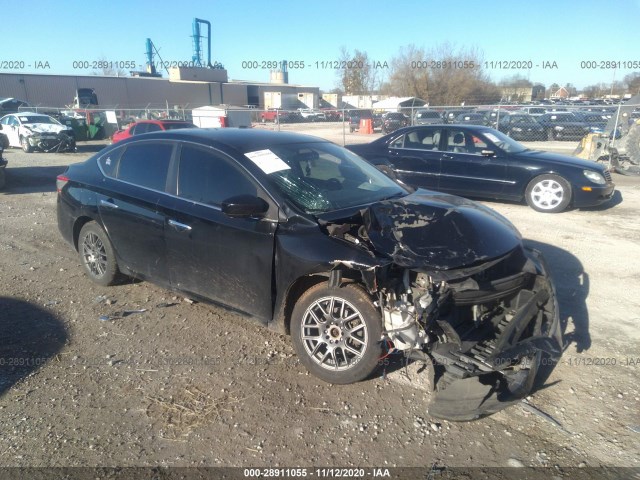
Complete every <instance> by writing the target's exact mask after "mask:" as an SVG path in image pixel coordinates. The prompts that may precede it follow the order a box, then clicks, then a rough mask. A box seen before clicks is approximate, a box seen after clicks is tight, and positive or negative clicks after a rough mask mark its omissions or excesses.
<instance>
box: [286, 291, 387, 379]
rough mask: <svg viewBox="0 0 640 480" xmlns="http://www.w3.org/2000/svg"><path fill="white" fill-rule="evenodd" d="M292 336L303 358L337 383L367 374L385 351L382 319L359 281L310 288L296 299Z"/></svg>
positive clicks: (314, 371)
mask: <svg viewBox="0 0 640 480" xmlns="http://www.w3.org/2000/svg"><path fill="white" fill-rule="evenodd" d="M291 338H292V341H293V346H294V348H295V350H296V353H297V354H298V357H300V361H301V362H302V364H303V365H304V366H305V367H306V368H307V369H308V370H309V372H311V373H312V374H313V375H315V376H316V377H318V378H320V379H322V380H324V381H325V382H329V383H335V384H347V383H353V382H357V381H360V380H363V379H365V378H366V377H368V376H369V375H370V374H371V373H372V372H373V371H374V370H375V369H376V366H377V364H378V359H379V358H380V355H381V352H382V346H381V338H382V321H381V318H380V312H379V311H378V310H376V309H375V308H374V306H373V303H372V302H371V299H370V298H369V296H368V295H367V294H366V292H365V291H364V290H363V289H362V288H361V287H359V286H357V285H354V284H348V285H345V286H343V287H340V288H329V287H328V285H327V284H326V283H322V284H319V285H316V286H315V287H312V288H310V289H309V290H307V291H306V292H305V293H304V294H303V295H302V296H301V297H300V299H299V300H298V302H297V303H296V306H295V308H294V309H293V316H292V319H291Z"/></svg>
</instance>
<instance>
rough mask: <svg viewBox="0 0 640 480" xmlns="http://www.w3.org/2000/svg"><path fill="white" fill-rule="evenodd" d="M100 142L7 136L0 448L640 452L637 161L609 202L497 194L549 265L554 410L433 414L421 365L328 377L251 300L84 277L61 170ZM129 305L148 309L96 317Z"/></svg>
mask: <svg viewBox="0 0 640 480" xmlns="http://www.w3.org/2000/svg"><path fill="white" fill-rule="evenodd" d="M261 128H265V127H261ZM283 128H287V129H290V128H296V129H300V128H302V127H301V126H295V127H293V126H286V127H283ZM311 133H315V134H317V135H320V136H325V137H327V138H330V139H331V140H333V141H336V142H337V143H340V144H341V143H342V140H343V136H342V131H341V130H340V128H339V127H337V126H333V127H331V126H327V125H313V126H312V129H311ZM344 138H345V140H346V142H347V143H351V142H353V143H355V142H360V141H368V140H370V139H371V138H373V137H372V136H365V135H358V134H349V133H348V132H347V133H346V134H345V136H344ZM558 143H559V144H558V145H552V144H551V145H548V147H549V148H554V149H560V150H562V151H566V152H569V151H571V150H572V149H573V147H574V146H575V145H574V144H573V143H571V144H570V145H568V144H567V145H565V144H564V143H567V142H558ZM560 143H562V144H560ZM101 147H102V145H101V144H82V145H81V146H80V151H79V152H78V153H74V154H45V153H34V154H24V153H22V152H21V151H18V150H15V149H14V150H11V151H9V152H6V153H5V157H6V158H7V159H8V160H9V168H8V186H7V188H6V189H5V191H3V192H1V193H0V215H1V218H2V229H1V230H0V252H1V255H0V285H2V294H1V295H2V299H1V303H0V362H2V363H0V418H1V419H2V421H1V427H0V430H1V432H2V433H1V434H0V435H1V436H2V439H3V440H2V442H1V443H0V465H2V466H150V465H157V466H295V465H301V466H361V467H362V466H381V467H390V466H423V467H427V466H431V465H433V464H434V463H435V464H437V465H443V466H444V465H446V466H486V467H492V466H522V465H524V466H551V467H554V466H557V467H558V468H559V470H558V471H561V470H562V469H564V468H567V467H578V466H580V467H585V466H627V467H640V447H639V445H640V442H639V441H638V440H639V435H640V418H639V416H638V412H639V410H640V409H639V407H640V391H639V389H640V387H639V385H640V352H639V351H638V345H639V343H640V342H639V340H640V333H639V330H638V323H639V322H640V300H639V298H640V296H639V295H638V292H640V262H639V261H638V258H639V253H640V248H639V246H640V219H639V217H638V212H639V211H640V179H638V178H630V177H622V176H620V175H615V177H614V179H615V181H616V183H617V185H618V193H617V194H616V197H615V198H614V200H613V201H612V202H611V204H609V205H607V206H604V207H601V208H594V209H589V210H572V211H568V212H565V213H562V214H558V215H549V214H540V213H536V212H534V211H533V210H531V209H530V208H528V207H526V206H524V205H519V204H507V203H497V202H486V203H487V204H488V205H489V206H491V207H492V208H494V209H496V210H498V211H499V212H501V213H503V214H504V215H506V216H507V217H508V218H509V219H511V220H512V221H513V222H514V223H515V225H516V226H517V227H518V228H519V229H520V230H521V232H522V233H523V235H524V237H525V238H526V239H527V240H528V241H529V242H530V243H531V244H533V245H535V246H536V247H537V248H539V249H540V250H542V251H543V252H544V254H545V255H546V257H547V259H548V261H549V264H550V266H551V269H552V274H553V278H554V280H555V283H556V286H557V289H558V294H559V301H560V313H561V317H562V320H563V322H564V324H565V325H566V333H565V341H566V344H567V345H566V350H565V353H564V356H563V357H562V359H561V362H560V364H559V365H557V367H556V368H555V369H554V370H553V371H552V372H551V374H550V376H549V377H548V378H547V379H546V381H545V382H544V385H541V386H540V388H539V389H538V390H537V391H536V392H535V393H533V394H532V395H531V396H530V397H529V402H530V403H531V404H532V405H534V406H536V407H537V408H539V409H540V410H541V411H543V412H545V413H546V414H548V415H550V416H551V417H553V419H555V420H556V421H557V422H559V424H561V426H562V428H560V427H558V426H557V425H554V424H553V423H552V422H550V421H549V420H547V419H544V418H543V417H542V416H540V415H537V414H534V413H532V412H531V411H530V410H528V409H526V408H525V407H523V406H514V407H511V408H508V409H507V410H504V411H502V412H500V413H498V414H496V415H493V416H491V417H489V418H486V419H483V420H479V421H475V422H471V423H449V422H443V421H436V420H434V419H431V418H429V417H428V415H427V413H426V409H427V405H428V402H429V395H428V393H426V392H425V388H426V387H425V385H424V381H423V380H422V379H421V378H420V377H419V376H418V375H416V372H415V370H413V369H408V371H405V370H404V369H395V371H386V372H380V375H379V376H378V377H376V378H374V379H371V380H369V381H365V382H361V383H358V384H356V385H348V386H331V385H327V384H324V383H322V382H321V381H319V380H317V379H316V378H315V377H312V376H310V375H308V374H307V373H306V372H305V370H304V369H303V367H302V366H301V365H300V364H299V363H298V362H297V360H296V357H295V356H294V355H293V349H292V347H291V345H290V343H289V341H288V339H287V338H286V337H283V336H280V335H277V334H274V333H272V332H270V331H268V330H266V329H263V328H261V327H259V326H257V325H255V324H253V323H251V322H250V321H247V320H245V319H243V318H241V317H238V316H236V315H234V314H230V313H228V312H226V311H224V310H220V309H217V308H215V307H211V306H208V305H204V304H199V303H190V302H188V301H186V300H185V299H184V298H183V297H181V296H177V295H175V294H174V293H171V292H169V291H167V290H164V289H161V288H158V287H156V286H154V285H152V284H149V283H146V282H135V283H130V284H127V285H122V286H117V287H110V288H103V287H99V286H96V285H95V284H93V283H91V282H90V281H89V280H88V278H87V277H86V276H85V275H84V274H83V272H82V270H81V267H80V263H79V260H78V258H77V255H76V254H75V252H73V250H72V249H71V248H70V247H69V246H68V245H67V244H65V243H64V242H63V240H62V239H61V237H60V235H59V233H58V230H57V223H56V214H55V202H56V193H55V176H56V175H57V174H58V173H61V172H62V171H63V170H64V166H65V165H67V164H69V163H74V162H79V161H82V160H84V159H86V158H88V156H89V155H91V152H93V151H97V150H98V149H99V148H101ZM131 309H146V311H145V312H143V313H138V314H132V315H129V316H127V317H126V318H120V319H114V320H111V321H101V320H99V317H100V316H101V315H109V314H114V313H115V312H118V311H123V310H131ZM391 370H394V369H391Z"/></svg>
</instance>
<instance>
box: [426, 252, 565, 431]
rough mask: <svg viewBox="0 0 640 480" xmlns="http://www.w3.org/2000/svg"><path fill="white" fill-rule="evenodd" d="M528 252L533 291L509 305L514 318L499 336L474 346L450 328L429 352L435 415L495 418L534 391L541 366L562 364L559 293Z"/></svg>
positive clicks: (509, 318)
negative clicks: (532, 269) (445, 339)
mask: <svg viewBox="0 0 640 480" xmlns="http://www.w3.org/2000/svg"><path fill="white" fill-rule="evenodd" d="M526 252H527V256H528V257H529V259H530V260H531V261H533V262H534V263H535V265H536V270H537V274H536V275H535V279H534V280H533V283H532V287H531V288H529V289H523V290H521V291H519V292H518V293H517V294H516V295H515V296H512V297H511V298H508V299H506V300H505V301H506V308H507V309H508V310H509V311H510V312H511V314H510V315H508V316H505V318H504V319H503V320H502V321H501V322H500V324H499V325H498V330H499V334H498V335H497V336H496V337H495V338H493V339H491V340H486V341H477V342H473V341H471V342H470V341H465V339H460V338H459V337H458V338H456V334H455V332H452V330H451V329H450V331H451V332H452V334H451V335H448V336H449V342H447V343H442V344H440V345H439V346H438V348H436V349H434V350H433V351H432V352H431V357H432V359H433V365H434V369H433V374H434V381H435V385H436V392H435V395H434V398H433V400H432V402H431V404H430V406H429V414H430V415H431V416H433V417H437V418H442V419H446V420H452V421H467V420H474V419H477V418H480V417H483V416H486V415H490V414H492V413H495V412H497V411H499V410H502V409H503V408H505V407H508V406H509V405H512V404H514V403H517V402H519V401H520V400H521V399H522V398H524V397H525V396H526V395H527V394H528V393H529V392H530V391H531V389H532V388H533V385H534V381H535V377H536V375H537V373H538V367H539V366H540V365H541V364H545V365H555V364H556V363H557V362H558V360H559V358H560V356H561V355H562V332H561V328H560V317H559V314H558V304H557V299H556V292H555V288H554V286H553V283H552V282H551V280H550V278H549V276H548V273H547V268H546V266H545V264H544V260H543V259H542V256H541V255H540V253H539V252H538V251H536V250H531V249H527V250H526ZM494 298H495V296H494ZM494 298H492V300H493V299H494Z"/></svg>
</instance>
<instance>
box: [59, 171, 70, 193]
mask: <svg viewBox="0 0 640 480" xmlns="http://www.w3.org/2000/svg"><path fill="white" fill-rule="evenodd" d="M68 181H69V179H68V178H67V177H65V176H64V175H58V176H57V177H56V190H57V191H58V193H60V192H61V191H62V189H63V188H64V186H65V185H66V184H67V182H68Z"/></svg>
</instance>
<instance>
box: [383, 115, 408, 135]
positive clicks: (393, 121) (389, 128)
mask: <svg viewBox="0 0 640 480" xmlns="http://www.w3.org/2000/svg"><path fill="white" fill-rule="evenodd" d="M381 120H382V133H391V132H393V131H394V130H397V129H399V128H402V127H406V126H408V125H409V117H407V116H406V115H405V114H404V113H400V112H388V113H385V114H383V115H382V118H381Z"/></svg>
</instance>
